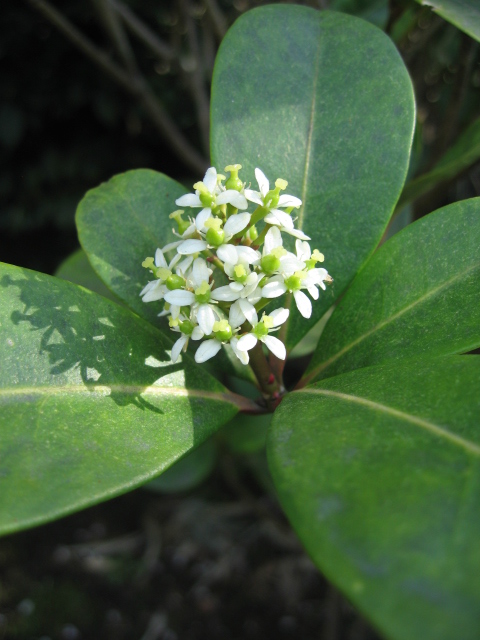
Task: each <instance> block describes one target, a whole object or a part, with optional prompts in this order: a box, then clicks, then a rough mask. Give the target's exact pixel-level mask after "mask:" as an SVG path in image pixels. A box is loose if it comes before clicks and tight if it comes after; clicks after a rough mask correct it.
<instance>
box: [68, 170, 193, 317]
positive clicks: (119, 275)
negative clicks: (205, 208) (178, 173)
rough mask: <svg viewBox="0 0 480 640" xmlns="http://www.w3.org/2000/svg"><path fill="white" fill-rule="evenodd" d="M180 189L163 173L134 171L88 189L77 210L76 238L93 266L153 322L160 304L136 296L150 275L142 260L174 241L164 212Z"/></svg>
mask: <svg viewBox="0 0 480 640" xmlns="http://www.w3.org/2000/svg"><path fill="white" fill-rule="evenodd" d="M184 193H185V189H184V187H182V185H181V184H179V183H178V182H175V180H172V179H171V178H168V177H167V176H165V175H163V174H162V173H157V172H155V171H149V170H147V169H137V170H134V171H127V173H123V174H120V175H118V176H115V177H113V178H112V179H111V180H109V181H108V182H104V183H103V184H101V185H100V186H99V187H96V188H95V189H92V190H91V191H88V192H87V194H86V195H85V197H84V198H83V200H82V201H81V202H80V204H79V206H78V209H77V217H76V220H77V228H78V236H79V239H80V243H81V245H82V247H83V249H84V250H85V252H86V254H87V256H88V259H89V261H90V264H91V265H92V267H93V268H94V269H95V271H96V272H97V273H98V275H99V276H100V278H101V279H102V280H103V281H104V282H105V283H106V284H107V285H108V287H109V288H110V289H111V290H112V291H113V292H114V293H115V295H117V296H118V297H119V298H120V299H121V300H123V301H124V302H126V303H127V305H128V306H129V307H130V308H131V309H133V310H134V311H136V312H137V313H138V314H139V315H140V316H142V317H143V318H146V319H147V320H150V321H151V322H153V323H154V324H155V325H157V326H160V323H159V321H158V318H157V315H158V313H159V312H160V311H161V310H162V308H163V306H162V305H161V304H160V305H159V304H158V303H153V302H151V303H148V304H147V303H144V302H142V299H141V298H140V296H139V294H140V291H141V290H142V289H143V287H144V286H145V285H146V284H147V282H148V281H149V280H151V279H152V278H153V276H152V274H151V273H149V271H148V270H147V269H144V268H143V267H142V262H143V260H144V259H145V258H146V257H147V256H154V255H155V251H156V249H157V247H164V246H165V245H166V244H167V243H168V242H171V241H173V240H175V236H174V235H173V234H172V227H174V226H175V224H174V223H173V220H170V218H169V217H168V216H169V215H170V213H172V211H174V210H175V209H176V208H177V207H176V205H175V199H176V198H179V197H180V196H181V195H183V194H184ZM161 326H163V325H161Z"/></svg>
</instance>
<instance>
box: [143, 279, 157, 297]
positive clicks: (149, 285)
mask: <svg viewBox="0 0 480 640" xmlns="http://www.w3.org/2000/svg"><path fill="white" fill-rule="evenodd" d="M161 283H162V281H161V280H151V281H150V282H148V283H147V284H146V285H145V286H144V287H143V289H142V290H141V291H140V293H139V295H140V296H143V295H144V294H145V293H147V291H150V289H153V288H154V287H158V286H159V285H160V284H161Z"/></svg>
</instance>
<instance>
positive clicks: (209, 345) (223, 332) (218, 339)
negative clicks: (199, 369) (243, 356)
mask: <svg viewBox="0 0 480 640" xmlns="http://www.w3.org/2000/svg"><path fill="white" fill-rule="evenodd" d="M213 335H214V338H211V339H210V340H205V342H202V344H201V345H200V346H199V347H198V349H197V352H196V354H195V361H196V362H205V361H206V360H210V358H213V356H215V355H216V354H217V353H218V352H219V351H220V349H221V348H222V344H225V343H227V342H229V341H230V340H231V338H232V337H233V329H232V327H231V326H230V324H229V323H228V321H227V320H225V319H222V320H217V322H215V323H214V325H213Z"/></svg>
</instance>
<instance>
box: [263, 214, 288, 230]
mask: <svg viewBox="0 0 480 640" xmlns="http://www.w3.org/2000/svg"><path fill="white" fill-rule="evenodd" d="M265 222H268V224H279V225H280V226H281V227H285V228H286V229H293V220H292V216H289V215H288V213H285V211H280V209H272V210H271V211H270V213H269V214H268V215H266V216H265Z"/></svg>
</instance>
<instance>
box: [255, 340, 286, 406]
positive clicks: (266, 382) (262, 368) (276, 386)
mask: <svg viewBox="0 0 480 640" xmlns="http://www.w3.org/2000/svg"><path fill="white" fill-rule="evenodd" d="M250 366H251V367H252V370H253V372H254V374H255V376H256V378H257V380H258V384H259V385H260V389H261V390H262V392H263V397H264V399H265V402H266V405H267V408H268V410H269V411H274V409H275V408H276V407H277V406H278V404H279V403H280V401H281V399H282V394H283V393H284V392H285V389H284V387H283V385H282V384H281V382H280V381H278V380H277V379H276V377H275V376H274V375H273V373H272V370H271V368H270V366H269V364H268V361H267V359H266V357H265V354H264V353H263V348H262V343H261V342H260V341H259V342H257V344H256V345H255V346H254V347H253V349H251V350H250Z"/></svg>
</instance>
